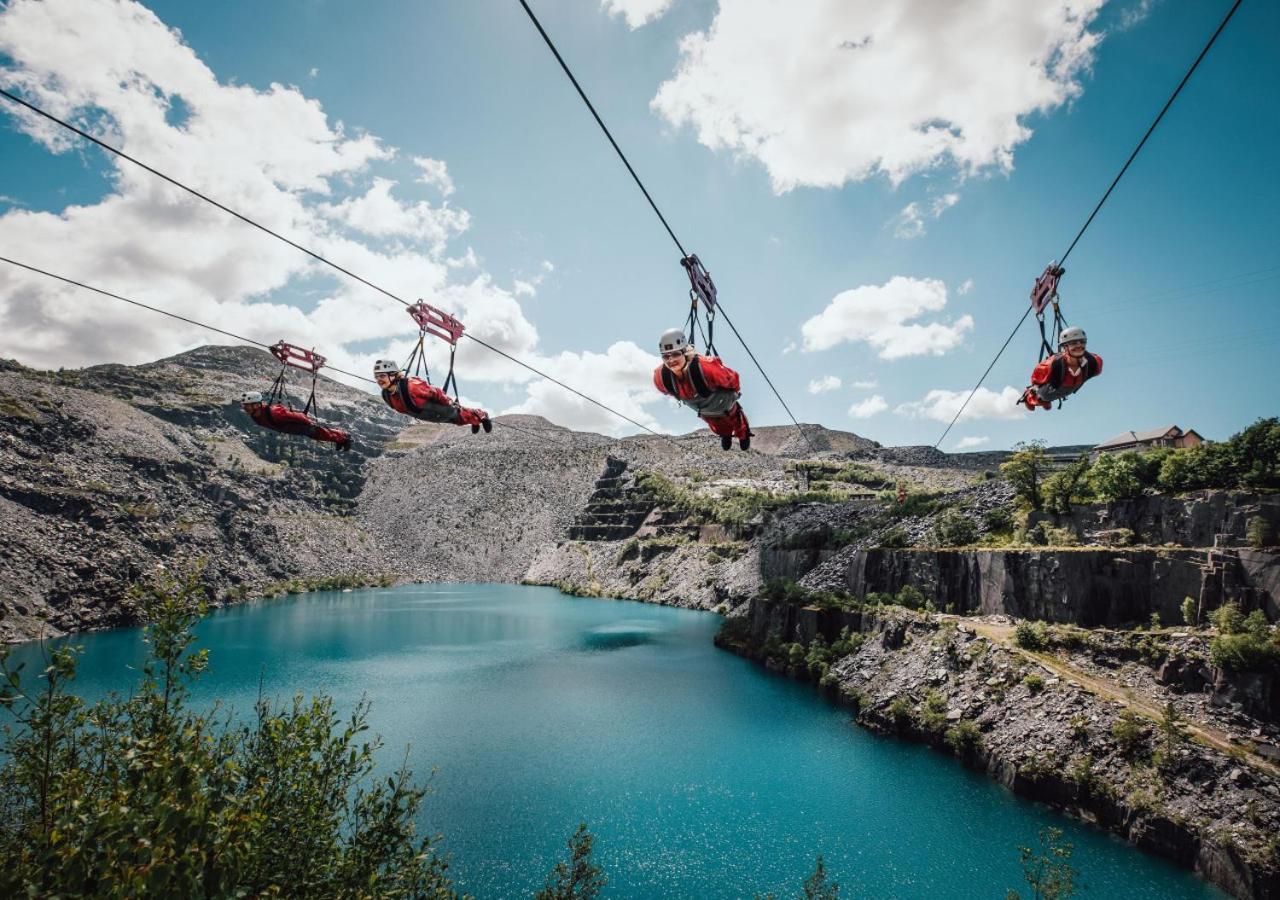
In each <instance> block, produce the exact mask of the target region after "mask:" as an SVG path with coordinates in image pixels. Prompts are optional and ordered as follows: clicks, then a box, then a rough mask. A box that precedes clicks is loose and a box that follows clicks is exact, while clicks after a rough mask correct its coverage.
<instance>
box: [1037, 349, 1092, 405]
mask: <svg viewBox="0 0 1280 900" xmlns="http://www.w3.org/2000/svg"><path fill="white" fill-rule="evenodd" d="M1101 374H1102V357H1101V356H1099V355H1098V354H1096V353H1088V352H1086V353H1085V355H1084V357H1083V358H1082V359H1081V361H1080V368H1079V369H1078V370H1076V372H1075V373H1072V371H1071V367H1070V366H1069V365H1068V364H1067V356H1066V354H1065V353H1055V354H1054V355H1053V356H1050V357H1049V358H1048V359H1042V360H1041V361H1040V362H1039V363H1038V364H1037V365H1036V367H1035V368H1034V369H1032V370H1031V386H1030V387H1029V388H1027V389H1026V391H1024V392H1023V394H1022V402H1023V404H1024V405H1025V406H1026V407H1027V409H1030V410H1034V409H1035V408H1036V407H1037V406H1040V407H1043V408H1044V409H1052V408H1053V401H1054V400H1062V399H1063V398H1065V397H1070V396H1071V395H1072V394H1074V393H1075V392H1076V391H1078V390H1080V388H1081V386H1083V385H1084V383H1085V382H1086V381H1088V380H1089V379H1090V378H1096V377H1097V376H1099V375H1101Z"/></svg>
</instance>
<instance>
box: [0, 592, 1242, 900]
mask: <svg viewBox="0 0 1280 900" xmlns="http://www.w3.org/2000/svg"><path fill="white" fill-rule="evenodd" d="M718 626H719V618H718V617H716V616H713V615H711V614H708V613H699V612H692V611H688V610H678V609H669V608H665V607H658V606H650V605H646V604H640V603H631V602H627V601H611V600H595V599H584V598H575V597H567V596H564V595H562V594H560V593H559V592H558V591H555V590H552V589H549V588H535V587H521V586H514V585H443V586H426V585H408V586H403V587H398V588H391V589H371V590H362V591H355V592H349V593H316V594H308V595H304V596H301V597H293V598H287V599H284V600H277V601H272V602H269V603H261V604H251V605H246V606H241V607H236V608H233V609H228V610H221V611H218V612H216V613H214V614H213V615H211V616H210V617H209V618H208V619H206V620H205V621H204V622H202V623H201V624H200V626H199V634H200V640H201V645H202V646H204V647H207V648H208V649H209V651H210V656H211V667H210V671H209V673H208V674H207V675H205V676H204V677H203V678H202V679H201V681H200V682H199V683H198V685H197V688H196V691H195V696H196V700H197V702H199V703H201V704H206V703H210V702H212V701H213V700H215V699H217V700H221V701H222V702H223V703H224V704H227V705H230V706H231V707H233V708H234V709H236V710H239V711H247V710H249V709H250V708H251V707H252V704H253V702H254V699H255V698H256V696H257V694H258V688H259V679H261V680H262V683H263V684H264V686H265V690H266V692H267V694H268V695H269V696H275V697H280V698H287V697H289V696H290V695H292V694H293V693H294V692H298V691H301V692H303V693H313V692H318V691H323V692H326V693H329V694H331V695H333V696H334V697H335V698H336V700H337V702H338V709H339V710H340V711H345V710H347V709H349V708H350V707H351V706H352V705H354V704H355V703H356V702H357V701H358V700H359V698H360V697H361V696H362V695H365V694H367V695H368V696H369V698H370V699H371V700H372V701H373V712H372V716H371V722H372V725H373V728H374V730H375V731H377V732H379V733H381V734H382V735H383V737H384V738H385V740H386V744H387V746H386V748H385V749H384V750H383V753H382V757H381V760H382V763H383V765H384V766H385V767H387V768H392V767H394V766H396V765H398V764H399V762H400V761H401V760H402V758H403V751H404V747H405V746H406V745H409V746H410V748H411V749H410V751H409V762H410V765H411V766H412V767H413V769H414V771H415V772H417V773H420V774H422V775H424V776H425V775H426V774H427V773H428V772H429V771H430V770H431V768H432V766H437V767H438V768H439V771H438V773H437V774H436V776H435V778H434V781H433V784H434V787H435V789H436V795H435V796H434V797H432V798H431V799H429V801H428V804H427V808H426V810H425V813H424V817H423V826H424V827H425V828H427V829H429V830H430V831H432V832H435V831H442V832H444V835H445V841H444V844H445V847H446V848H447V849H448V850H449V851H451V852H452V854H453V857H454V863H453V868H452V871H453V873H454V874H455V875H456V877H457V880H458V882H459V886H460V887H461V888H463V889H465V890H468V891H470V892H472V893H473V894H475V895H476V896H477V897H480V898H490V897H521V896H524V897H527V896H529V895H530V894H531V893H532V891H533V890H534V889H536V888H537V887H540V886H541V884H542V880H543V878H544V876H545V873H546V872H547V871H548V870H549V869H550V868H551V866H552V865H553V864H554V861H555V859H556V857H557V854H559V853H560V852H561V850H562V848H563V845H564V842H565V841H566V840H567V838H568V837H569V835H570V834H571V833H572V831H573V829H574V827H575V826H576V825H577V823H578V822H579V821H581V820H585V821H586V822H587V823H588V824H589V825H590V827H591V830H592V832H593V833H594V834H595V835H596V839H597V840H596V850H597V852H596V859H597V862H598V863H599V864H601V865H602V866H603V867H604V868H605V870H606V872H607V874H608V876H609V885H608V887H607V888H606V890H605V896H608V897H616V898H655V897H698V898H716V897H751V896H753V895H754V894H755V893H756V892H765V891H771V890H772V891H777V892H778V893H779V894H780V895H782V896H796V895H797V894H798V893H799V886H800V884H801V882H802V881H803V879H804V878H805V876H806V875H807V874H808V873H809V872H810V871H812V869H813V860H814V857H815V856H816V855H817V854H819V853H821V854H822V855H823V856H824V857H825V859H826V864H827V871H828V872H829V874H830V875H831V877H832V878H834V879H835V880H837V881H839V882H840V886H841V891H840V895H841V897H842V898H850V897H866V898H889V897H903V898H916V897H929V898H969V897H973V898H978V897H981V898H993V897H1004V895H1005V891H1006V889H1008V888H1011V887H1016V888H1018V889H1019V890H1022V891H1023V894H1024V896H1026V895H1028V894H1029V892H1028V891H1026V890H1025V886H1024V885H1023V884H1022V881H1021V868H1020V866H1019V863H1018V853H1017V847H1018V845H1019V844H1027V843H1033V842H1034V841H1035V837H1036V834H1037V832H1038V830H1039V829H1041V828H1043V827H1045V826H1047V825H1057V826H1058V827H1061V828H1063V829H1064V830H1065V832H1066V839H1067V840H1070V841H1072V842H1074V844H1075V848H1076V850H1075V852H1076V861H1077V864H1078V868H1079V869H1080V871H1081V877H1082V880H1083V881H1084V883H1085V884H1086V885H1087V887H1088V889H1087V890H1086V891H1084V892H1083V893H1084V896H1097V897H1119V896H1123V897H1127V898H1152V900H1156V898H1160V900H1164V898H1176V897H1200V898H1207V897H1221V896H1223V895H1222V894H1220V893H1219V892H1217V891H1216V890H1214V889H1213V888H1211V887H1209V886H1208V885H1206V884H1205V883H1203V882H1201V881H1199V880H1197V879H1196V878H1195V877H1193V876H1192V875H1190V874H1189V873H1186V872H1184V871H1182V870H1179V869H1177V868H1176V867H1174V866H1172V865H1170V864H1168V863H1165V862H1164V861H1162V860H1159V859H1157V858H1154V857H1151V856H1148V855H1146V854H1143V853H1141V852H1139V851H1137V850H1135V849H1133V848H1131V847H1128V846H1127V845H1125V844H1123V843H1122V842H1120V841H1118V840H1116V839H1113V838H1110V837H1108V836H1106V835H1104V834H1101V833H1099V832H1097V831H1094V830H1091V829H1089V828H1086V827H1085V826H1082V825H1079V824H1077V823H1074V822H1072V821H1070V820H1068V819H1065V818H1063V817H1061V816H1058V815H1057V814H1055V813H1053V812H1051V811H1049V810H1047V809H1044V808H1042V807H1039V806H1036V805H1033V804H1031V803H1028V802H1025V801H1022V800H1019V799H1017V798H1015V797H1013V796H1012V795H1010V794H1009V793H1008V792H1007V791H1005V790H1004V789H1003V788H1001V787H1000V786H999V785H997V784H996V783H994V782H992V781H991V780H989V779H988V778H986V777H985V776H983V775H979V774H977V773H974V772H970V771H968V770H966V769H964V768H963V767H962V766H960V765H959V764H958V763H957V762H955V761H954V760H952V759H950V758H947V757H944V756H942V755H941V754H938V753H935V752H933V751H931V750H929V749H927V748H924V747H920V746H916V745H911V744H906V743H902V742H899V741H895V740H892V739H887V738H882V737H877V736H875V735H872V734H870V733H868V732H866V731H863V730H862V729H860V728H858V727H856V726H854V725H852V724H851V723H850V721H849V715H848V713H847V712H845V711H842V710H839V709H836V708H834V707H832V706H830V705H828V704H827V703H825V702H824V701H822V700H821V699H820V698H818V697H817V696H816V695H815V694H814V692H813V691H812V689H811V688H810V687H808V686H806V685H801V684H797V683H794V682H791V681H789V680H787V679H785V678H780V677H777V676H774V675H770V674H768V673H766V672H765V671H763V670H762V669H760V668H758V667H757V666H755V665H753V664H751V663H749V662H747V661H746V660H743V659H740V658H738V657H736V656H733V655H731V654H729V653H726V652H724V651H720V650H717V649H716V648H715V647H713V646H712V643H711V639H712V636H713V635H714V634H715V631H716V629H717V628H718ZM75 642H76V643H79V644H83V645H84V646H85V651H86V652H85V655H84V657H83V661H82V664H81V670H80V672H81V674H80V678H79V685H80V687H79V690H81V692H82V693H84V694H85V695H86V696H97V695H101V694H102V693H104V692H106V691H108V690H112V689H116V690H121V691H124V690H127V689H128V688H129V686H130V685H131V684H133V683H134V681H135V679H136V675H137V672H136V668H137V665H138V663H139V662H140V661H141V659H142V645H141V641H140V632H138V631H136V630H122V631H114V632H107V633H102V634H91V635H82V636H77V637H76V638H75ZM15 655H17V656H24V655H25V656H26V657H27V658H31V659H33V665H32V666H29V667H28V671H31V669H32V668H34V667H36V666H35V665H34V660H38V648H37V647H34V646H30V645H28V646H25V647H22V648H19V649H18V651H17V652H16V654H15ZM127 665H131V666H133V667H134V668H133V669H127V668H126V666H127Z"/></svg>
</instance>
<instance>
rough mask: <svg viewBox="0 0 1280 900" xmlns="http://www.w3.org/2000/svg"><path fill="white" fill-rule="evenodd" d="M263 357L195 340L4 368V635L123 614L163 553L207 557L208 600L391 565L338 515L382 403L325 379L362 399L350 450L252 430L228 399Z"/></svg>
mask: <svg viewBox="0 0 1280 900" xmlns="http://www.w3.org/2000/svg"><path fill="white" fill-rule="evenodd" d="M269 359H270V357H268V356H267V355H266V354H265V353H259V352H258V351H239V350H232V349H230V348H206V349H205V350H202V351H194V352H193V353H190V354H185V355H184V356H183V357H178V358H175V359H172V360H164V361H161V362H159V363H155V364H153V365H150V366H142V367H138V368H136V369H125V368H123V367H99V368H97V369H89V370H84V371H82V372H73V373H41V372H34V371H31V370H27V369H23V368H22V367H20V366H16V365H13V364H6V365H5V366H4V367H3V368H2V369H0V470H2V471H3V475H0V518H3V521H4V528H3V529H0V638H3V639H6V640H14V639H21V638H26V637H32V636H35V635H36V634H39V633H42V632H50V631H51V632H52V633H57V632H60V631H70V630H79V629H85V628H98V627H106V626H110V625H117V624H122V623H126V622H129V621H132V612H131V606H130V604H129V602H128V599H129V587H130V585H131V584H132V583H133V582H134V581H136V580H137V579H138V577H139V575H140V574H142V573H143V572H145V571H147V570H149V569H151V568H153V567H155V566H156V565H158V564H164V565H166V566H169V567H177V568H185V567H188V566H190V565H192V564H194V563H196V562H197V561H202V562H203V563H204V565H205V567H206V568H205V577H206V581H207V583H208V584H209V585H210V589H211V592H212V595H213V596H212V598H211V599H213V600H214V601H215V602H221V601H224V600H227V599H234V598H237V597H240V596H246V595H248V594H251V593H254V592H258V591H261V590H262V589H264V588H267V587H268V586H269V585H271V584H272V583H273V582H280V581H287V580H290V579H293V578H297V577H300V576H306V577H309V578H316V577H325V576H338V575H343V576H348V577H350V578H353V579H356V580H361V579H364V580H368V579H374V578H378V577H380V576H382V575H383V574H384V573H386V572H387V569H388V566H387V562H386V560H385V559H384V558H383V557H382V556H381V554H380V551H379V550H378V548H377V545H376V544H375V543H372V542H370V541H369V538H368V535H367V534H366V533H365V531H364V530H363V529H362V528H361V526H360V524H359V523H358V522H357V521H356V520H354V519H352V518H350V517H348V516H346V515H344V513H345V512H346V511H347V510H348V509H349V508H350V506H351V504H352V502H353V498H354V497H355V496H356V495H357V494H358V493H359V491H360V489H361V486H362V483H363V479H362V469H363V465H364V463H365V461H367V459H369V458H371V457H373V456H375V455H376V454H377V453H379V452H380V443H381V441H382V440H383V439H385V437H386V436H389V435H392V434H394V430H393V425H392V422H391V419H390V417H389V416H385V415H383V414H382V413H381V412H380V411H379V410H378V409H377V408H376V407H375V406H374V405H373V403H372V402H371V400H370V399H369V398H368V397H366V396H363V395H360V394H359V392H356V391H353V390H351V389H349V388H344V387H342V386H341V385H336V384H326V385H325V386H324V387H325V388H326V389H328V392H329V395H330V396H332V397H334V398H335V403H341V404H344V405H347V406H349V407H350V408H351V411H352V412H355V411H357V410H358V411H359V414H355V415H350V416H349V418H348V421H350V422H352V423H353V425H352V427H353V428H354V430H355V431H356V434H357V448H356V449H355V450H354V451H353V452H352V453H351V454H350V455H349V457H342V458H334V457H333V456H332V447H331V446H330V447H325V448H320V447H316V446H311V445H309V444H308V443H307V442H301V443H298V442H286V441H284V440H282V439H281V438H280V436H277V435H263V434H260V433H258V432H257V431H256V427H255V426H253V425H252V423H248V422H247V420H245V419H244V417H243V414H241V413H240V412H239V408H238V405H236V404H235V403H234V402H233V398H234V397H236V396H238V395H239V393H240V391H241V390H244V389H245V387H246V384H245V382H246V380H248V381H249V382H250V383H253V380H254V376H255V375H256V376H257V377H258V378H261V377H265V376H266V374H267V372H268V371H269V364H268V360H269ZM243 372H248V373H250V374H249V375H248V376H247V377H246V375H244V374H237V373H243ZM135 396H136V397H137V399H136V400H135ZM196 423H199V424H196ZM325 450H328V451H330V452H329V453H325V452H324V451H325Z"/></svg>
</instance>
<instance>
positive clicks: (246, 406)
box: [244, 400, 262, 413]
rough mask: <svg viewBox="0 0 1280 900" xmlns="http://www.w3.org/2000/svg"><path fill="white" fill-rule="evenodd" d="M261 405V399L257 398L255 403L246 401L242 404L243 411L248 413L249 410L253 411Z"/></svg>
mask: <svg viewBox="0 0 1280 900" xmlns="http://www.w3.org/2000/svg"><path fill="white" fill-rule="evenodd" d="M261 406H262V401H261V400H259V401H258V402H257V403H246V404H244V411H245V412H249V413H251V412H255V411H256V410H257V409H259V408H260V407H261Z"/></svg>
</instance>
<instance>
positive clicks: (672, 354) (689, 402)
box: [653, 254, 755, 450]
mask: <svg viewBox="0 0 1280 900" xmlns="http://www.w3.org/2000/svg"><path fill="white" fill-rule="evenodd" d="M680 264H681V265H682V266H684V269H685V271H686V272H687V273H688V275H689V300H690V306H689V319H688V321H687V322H686V323H685V328H683V329H682V328H668V329H667V330H666V331H664V332H663V333H662V337H660V338H659V339H658V353H659V354H661V356H662V363H661V364H660V365H659V366H658V367H657V368H656V369H654V370H653V385H654V387H656V388H657V389H658V390H659V392H661V393H663V394H666V395H667V396H669V397H675V398H676V399H677V400H679V401H680V402H681V403H683V404H684V405H685V406H687V407H689V408H690V409H692V410H693V411H694V412H696V413H697V414H698V415H699V416H701V417H702V420H703V421H704V422H706V423H707V426H708V427H709V428H710V429H711V431H712V433H714V434H717V435H719V436H720V449H722V450H729V449H732V447H733V439H734V438H737V439H738V446H739V447H741V448H742V449H743V450H750V449H751V438H753V437H754V436H755V435H754V434H753V433H752V431H751V425H750V424H749V423H748V422H747V414H746V413H745V412H743V411H742V404H740V403H739V402H738V398H739V397H741V396H742V395H741V393H739V390H740V387H741V384H740V380H739V378H738V373H737V372H735V371H734V370H733V369H730V368H729V367H728V366H726V365H725V364H724V363H723V362H722V361H721V360H720V358H719V357H718V356H717V355H716V346H715V315H716V286H715V283H714V282H713V281H712V280H711V273H710V272H708V271H707V270H706V269H705V268H703V266H702V262H701V261H700V260H699V259H698V257H697V255H696V254H690V255H689V256H686V257H684V258H683V259H681V260H680ZM699 303H701V304H702V306H703V307H704V308H705V310H706V329H705V331H704V330H703V328H702V322H701V320H700V319H699V316H698V305H699ZM686 329H687V330H688V333H689V337H688V339H686V338H685V330H686ZM699 331H702V332H703V339H704V341H705V343H706V346H707V353H706V355H705V356H704V355H702V354H700V353H698V352H697V350H696V349H695V347H694V346H693V338H694V336H695V335H696V334H697V333H698V332H699Z"/></svg>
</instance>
